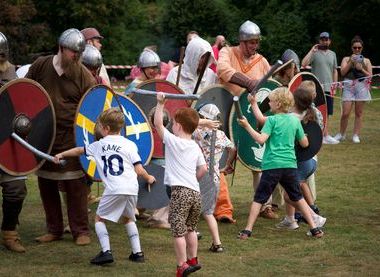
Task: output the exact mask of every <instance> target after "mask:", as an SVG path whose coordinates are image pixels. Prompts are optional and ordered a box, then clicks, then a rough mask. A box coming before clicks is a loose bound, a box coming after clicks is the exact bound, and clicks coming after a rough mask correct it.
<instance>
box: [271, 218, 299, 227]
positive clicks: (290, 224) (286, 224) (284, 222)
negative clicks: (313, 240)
mask: <svg viewBox="0 0 380 277" xmlns="http://www.w3.org/2000/svg"><path fill="white" fill-rule="evenodd" d="M276 227H277V228H278V229H288V230H296V229H298V228H299V227H300V226H299V225H298V224H297V222H296V221H295V220H294V221H290V220H288V218H287V217H284V219H283V220H282V221H281V222H280V223H278V224H276Z"/></svg>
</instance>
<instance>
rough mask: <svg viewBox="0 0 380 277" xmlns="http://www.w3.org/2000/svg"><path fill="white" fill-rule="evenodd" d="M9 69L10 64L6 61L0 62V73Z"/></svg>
mask: <svg viewBox="0 0 380 277" xmlns="http://www.w3.org/2000/svg"><path fill="white" fill-rule="evenodd" d="M10 67H11V64H10V63H9V62H8V61H1V62H0V72H1V73H4V72H5V71H7V70H8V69H9V68H10Z"/></svg>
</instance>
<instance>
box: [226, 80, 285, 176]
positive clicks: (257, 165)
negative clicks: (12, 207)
mask: <svg viewBox="0 0 380 277" xmlns="http://www.w3.org/2000/svg"><path fill="white" fill-rule="evenodd" d="M280 86H281V84H280V83H279V82H277V81H275V80H273V79H269V80H267V81H266V82H265V83H264V84H263V85H262V86H261V87H260V89H259V90H258V91H257V93H256V101H257V104H258V105H259V106H260V104H261V103H262V102H263V101H264V99H265V98H267V97H268V95H269V94H270V93H271V91H272V90H274V89H275V88H278V87H280ZM247 96H248V92H247V91H245V92H243V93H242V94H241V95H240V98H239V104H240V107H241V110H242V113H243V116H245V117H246V118H247V120H248V122H249V124H250V125H251V126H252V128H253V129H255V130H259V127H260V126H258V124H257V120H256V118H255V116H254V114H253V112H252V109H251V104H250V103H249V102H248V100H247ZM271 114H272V113H271V112H270V111H267V112H266V113H264V115H267V116H268V115H271ZM230 134H231V139H232V141H233V142H234V143H235V145H236V146H237V155H238V158H239V160H240V161H241V163H242V164H243V165H244V166H246V167H248V168H249V169H251V170H254V171H261V162H262V159H263V154H264V150H265V144H264V145H260V144H258V143H257V142H256V141H255V140H254V139H253V138H252V137H251V136H250V135H249V134H248V132H247V131H246V130H245V129H244V128H243V127H242V126H240V125H239V123H238V121H237V115H236V112H235V107H232V110H231V114H230Z"/></svg>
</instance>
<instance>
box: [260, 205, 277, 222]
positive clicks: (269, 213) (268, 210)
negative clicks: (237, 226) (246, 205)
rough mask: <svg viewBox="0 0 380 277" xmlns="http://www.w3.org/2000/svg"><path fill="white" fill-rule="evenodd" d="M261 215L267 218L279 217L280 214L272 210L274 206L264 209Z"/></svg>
mask: <svg viewBox="0 0 380 277" xmlns="http://www.w3.org/2000/svg"><path fill="white" fill-rule="evenodd" d="M260 216H261V217H264V218H267V219H277V218H278V215H277V214H276V213H275V212H274V211H273V210H272V207H267V208H266V209H265V210H264V211H262V212H260Z"/></svg>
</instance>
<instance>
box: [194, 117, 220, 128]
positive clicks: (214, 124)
mask: <svg viewBox="0 0 380 277" xmlns="http://www.w3.org/2000/svg"><path fill="white" fill-rule="evenodd" d="M219 126H220V122H219V121H218V120H211V119H206V118H200V119H199V123H198V127H207V128H210V129H218V128H219Z"/></svg>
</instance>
